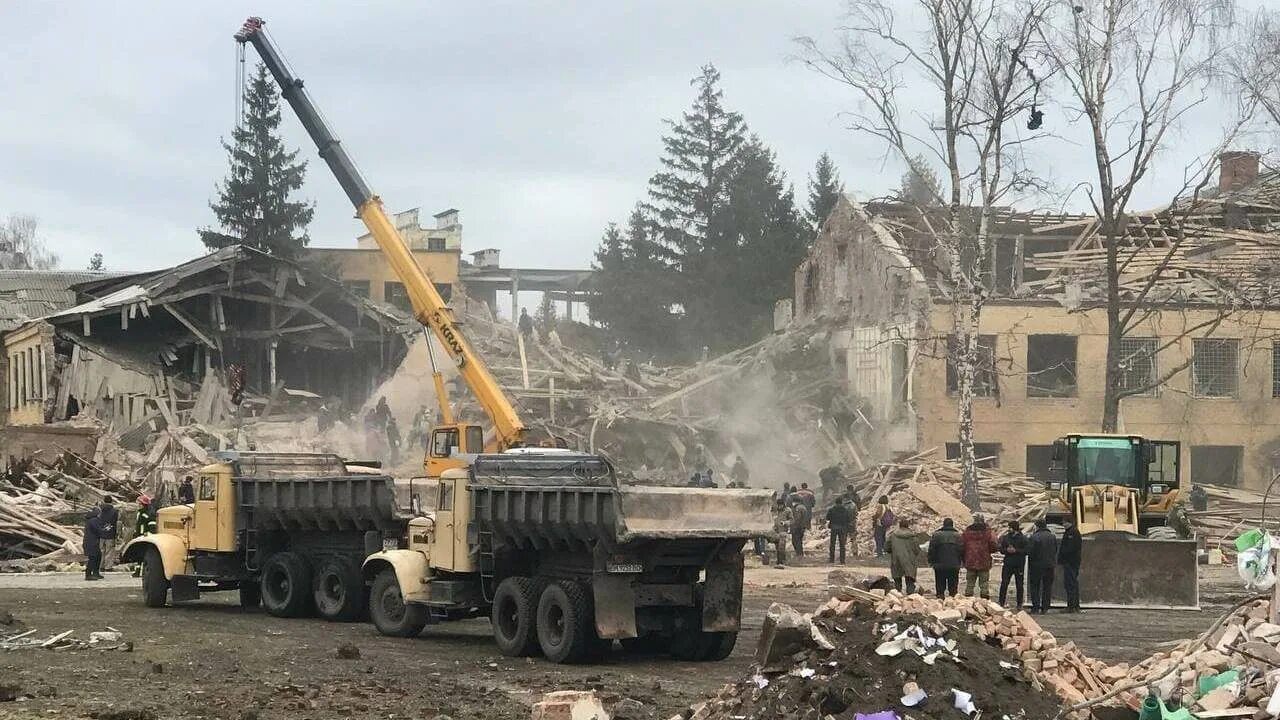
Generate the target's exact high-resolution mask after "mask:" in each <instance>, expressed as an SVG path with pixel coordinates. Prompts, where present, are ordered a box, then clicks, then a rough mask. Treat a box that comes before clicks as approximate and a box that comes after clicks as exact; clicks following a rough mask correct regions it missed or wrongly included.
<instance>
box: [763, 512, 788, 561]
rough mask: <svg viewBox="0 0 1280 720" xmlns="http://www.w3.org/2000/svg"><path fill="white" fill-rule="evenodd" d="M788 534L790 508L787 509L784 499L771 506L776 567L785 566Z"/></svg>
mask: <svg viewBox="0 0 1280 720" xmlns="http://www.w3.org/2000/svg"><path fill="white" fill-rule="evenodd" d="M790 533H791V508H789V507H787V501H786V499H781V500H778V501H777V502H776V503H774V504H773V550H774V553H775V555H776V557H774V560H775V562H774V565H775V566H776V567H786V566H787V535H789V534H790ZM766 562H767V561H766Z"/></svg>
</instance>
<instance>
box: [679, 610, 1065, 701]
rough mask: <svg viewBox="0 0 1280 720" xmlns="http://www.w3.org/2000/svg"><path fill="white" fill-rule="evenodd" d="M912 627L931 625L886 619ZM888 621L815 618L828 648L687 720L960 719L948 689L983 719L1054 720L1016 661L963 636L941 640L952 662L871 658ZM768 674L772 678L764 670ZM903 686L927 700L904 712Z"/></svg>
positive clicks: (765, 673)
mask: <svg viewBox="0 0 1280 720" xmlns="http://www.w3.org/2000/svg"><path fill="white" fill-rule="evenodd" d="M917 621H918V622H919V623H920V624H921V625H922V626H928V625H936V623H934V622H932V621H931V620H930V619H924V618H921V619H915V618H897V619H893V620H892V622H894V623H895V624H896V625H897V626H898V627H901V628H906V627H909V626H910V625H911V624H912V623H913V622H917ZM888 622H890V620H887V619H885V618H880V617H878V616H876V615H875V614H874V612H872V611H871V610H870V609H865V608H857V609H856V610H855V611H854V612H853V613H851V614H848V615H843V616H839V617H828V618H814V619H813V620H812V624H813V626H814V627H815V628H816V629H817V630H818V632H819V633H820V634H821V635H822V636H823V637H824V638H826V639H828V640H829V641H830V644H831V645H834V649H831V650H825V649H821V648H813V647H810V648H808V649H805V650H801V651H800V652H797V653H795V654H794V655H791V656H790V662H789V665H790V666H789V667H787V668H765V669H763V670H760V671H758V672H753V673H752V674H751V675H749V676H747V677H744V678H743V679H742V680H740V681H739V682H737V683H734V684H732V685H728V686H725V688H724V689H723V690H721V692H720V693H719V694H718V695H717V696H716V698H715V699H713V700H711V701H709V702H708V703H707V704H706V705H705V706H704V707H701V708H698V709H696V710H693V709H691V711H690V713H689V716H691V717H695V718H697V720H703V718H706V720H730V719H731V718H741V717H749V718H758V719H760V720H770V719H772V718H778V719H782V718H787V719H788V720H794V719H797V718H799V719H804V718H814V719H815V720H816V719H817V718H826V717H828V716H830V717H834V718H836V719H837V720H852V719H853V718H855V717H856V716H857V715H859V714H862V715H873V714H875V713H880V712H882V711H886V710H891V711H893V712H895V713H896V714H897V715H898V716H899V717H905V716H909V717H911V718H913V720H932V719H935V718H936V719H938V720H942V719H944V718H945V720H956V719H957V718H959V717H963V713H962V712H960V711H959V710H957V709H956V707H955V703H954V696H953V695H952V690H953V689H955V690H960V691H963V692H966V693H969V694H970V695H971V696H972V702H973V704H974V706H975V707H976V709H977V710H979V711H981V713H982V717H988V718H1001V717H1008V718H1019V719H1022V718H1025V719H1026V720H1039V719H1041V718H1044V719H1048V718H1052V717H1053V716H1054V715H1055V714H1057V712H1058V709H1059V707H1060V706H1061V705H1060V702H1059V700H1058V698H1057V697H1056V696H1055V695H1053V694H1052V693H1049V692H1045V691H1044V690H1038V689H1036V688H1034V687H1032V685H1031V684H1030V683H1028V682H1027V680H1026V679H1025V678H1024V677H1023V673H1022V669H1021V667H1020V665H1019V664H1018V662H1017V660H1016V659H1015V658H1013V657H1011V656H1009V655H1008V654H1006V653H1005V652H1004V651H1002V650H1001V649H1000V648H998V647H992V646H991V645H988V644H987V643H985V642H983V641H982V640H980V639H978V638H977V637H975V636H973V635H970V634H968V633H966V632H964V631H962V630H959V629H949V630H948V631H947V632H946V634H945V636H943V639H944V640H945V641H954V643H955V645H954V646H953V647H954V648H955V651H956V654H957V655H958V658H957V659H952V658H951V657H950V653H947V652H943V653H940V654H939V656H937V657H934V658H931V660H932V663H931V664H930V662H927V661H926V658H925V657H921V656H920V655H917V654H916V653H914V652H911V651H905V652H901V653H900V654H898V655H896V656H885V655H879V654H877V653H876V648H877V647H879V646H880V645H881V643H882V642H884V636H883V634H882V631H883V628H884V624H885V623H888ZM1002 663H1003V664H1002ZM775 669H777V670H778V672H770V670H775ZM911 683H914V686H912V685H909V684H911ZM904 686H905V689H906V690H912V689H914V687H917V686H918V688H919V689H920V690H923V691H924V692H925V693H926V694H927V698H926V699H925V700H924V701H923V702H922V703H921V704H919V705H916V706H914V707H907V706H905V705H904V704H903V702H902V698H903V696H904V695H905V694H906V692H904Z"/></svg>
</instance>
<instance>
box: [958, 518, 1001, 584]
mask: <svg viewBox="0 0 1280 720" xmlns="http://www.w3.org/2000/svg"><path fill="white" fill-rule="evenodd" d="M960 542H961V543H962V544H963V545H964V595H965V597H973V589H974V586H975V585H976V586H977V588H978V594H979V595H981V596H982V599H984V600H987V599H990V598H991V590H990V587H989V583H990V581H991V565H992V562H991V553H993V552H995V551H996V550H999V549H1000V546H999V545H997V544H996V534H995V533H994V532H992V530H991V528H989V527H987V521H986V519H985V518H983V517H982V516H981V515H974V516H973V523H972V524H971V525H969V527H967V528H965V529H964V534H963V535H961V536H960Z"/></svg>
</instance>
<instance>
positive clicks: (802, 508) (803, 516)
mask: <svg viewBox="0 0 1280 720" xmlns="http://www.w3.org/2000/svg"><path fill="white" fill-rule="evenodd" d="M811 522H813V514H812V513H810V512H809V506H808V505H805V504H804V502H802V501H800V500H796V502H794V503H792V504H791V549H792V550H794V551H795V553H796V557H798V558H800V557H804V534H805V533H806V532H808V531H809V524H810V523H811Z"/></svg>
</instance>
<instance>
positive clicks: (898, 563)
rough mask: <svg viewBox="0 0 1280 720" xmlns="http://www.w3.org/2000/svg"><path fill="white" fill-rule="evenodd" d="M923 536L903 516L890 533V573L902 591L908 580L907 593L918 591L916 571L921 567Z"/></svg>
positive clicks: (896, 586) (896, 585)
mask: <svg viewBox="0 0 1280 720" xmlns="http://www.w3.org/2000/svg"><path fill="white" fill-rule="evenodd" d="M921 542H922V538H921V537H920V535H919V534H917V533H915V532H913V531H912V530H911V521H910V520H908V519H906V518H902V519H901V520H899V521H898V527H896V528H894V529H893V532H891V533H889V539H888V547H889V574H890V575H891V576H893V586H894V587H895V588H897V589H898V591H899V592H901V591H902V585H903V581H906V586H907V587H906V593H907V594H908V595H911V594H913V593H915V591H916V573H917V572H919V568H920V543H921Z"/></svg>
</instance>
